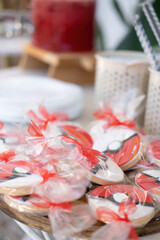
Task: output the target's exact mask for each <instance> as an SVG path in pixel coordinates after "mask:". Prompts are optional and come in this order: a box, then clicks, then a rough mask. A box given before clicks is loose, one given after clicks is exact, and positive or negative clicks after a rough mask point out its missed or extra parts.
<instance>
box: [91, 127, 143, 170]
mask: <svg viewBox="0 0 160 240" xmlns="http://www.w3.org/2000/svg"><path fill="white" fill-rule="evenodd" d="M143 146H144V144H143V137H142V136H141V135H140V134H139V133H138V132H137V131H136V130H134V129H131V128H128V127H126V126H113V127H110V128H109V129H107V131H106V133H105V134H104V135H103V136H102V137H101V138H99V139H97V140H96V141H95V142H94V144H93V149H96V150H98V151H100V152H103V153H104V154H106V155H107V156H108V157H110V158H111V159H113V161H114V162H115V163H117V165H118V166H119V167H121V168H122V170H123V171H126V170H128V169H130V168H132V167H133V166H134V165H136V163H137V162H138V161H139V160H140V159H141V156H142V155H143V151H144V148H143Z"/></svg>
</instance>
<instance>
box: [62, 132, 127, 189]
mask: <svg viewBox="0 0 160 240" xmlns="http://www.w3.org/2000/svg"><path fill="white" fill-rule="evenodd" d="M62 138H63V140H64V142H66V144H65V145H66V146H69V147H70V146H72V147H73V146H77V150H79V155H78V154H77V158H76V163H77V164H78V166H79V167H80V168H82V169H83V171H84V173H85V175H86V177H87V178H88V179H89V180H91V181H92V182H94V183H97V184H100V185H106V184H111V183H112V184H115V183H120V182H124V180H125V176H124V173H123V171H122V170H121V169H120V167H118V165H117V164H116V163H115V162H114V161H113V160H111V159H110V158H108V157H107V156H106V155H105V154H103V153H101V152H99V151H97V150H94V149H91V148H87V147H85V146H83V145H81V144H80V143H78V142H77V141H75V140H74V139H72V138H69V137H66V136H62ZM73 144H74V145H73Z"/></svg>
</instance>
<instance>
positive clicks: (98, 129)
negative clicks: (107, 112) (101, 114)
mask: <svg viewBox="0 0 160 240" xmlns="http://www.w3.org/2000/svg"><path fill="white" fill-rule="evenodd" d="M93 124H94V125H93V126H92V127H91V129H90V135H91V137H92V139H93V141H96V140H97V139H98V138H100V137H101V136H103V134H104V133H105V131H106V130H105V129H104V128H103V126H104V125H105V124H106V121H104V120H98V121H96V123H93Z"/></svg>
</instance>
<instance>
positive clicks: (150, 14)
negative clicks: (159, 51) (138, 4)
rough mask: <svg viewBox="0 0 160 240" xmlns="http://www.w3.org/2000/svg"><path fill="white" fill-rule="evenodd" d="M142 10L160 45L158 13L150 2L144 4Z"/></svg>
mask: <svg viewBox="0 0 160 240" xmlns="http://www.w3.org/2000/svg"><path fill="white" fill-rule="evenodd" d="M142 8H143V12H144V14H145V15H146V18H147V20H148V22H149V25H150V27H151V29H152V31H153V33H154V36H155V38H156V39H157V42H158V44H159V45H160V22H159V19H158V17H157V15H156V12H155V10H154V8H153V6H152V4H151V3H150V2H144V3H142Z"/></svg>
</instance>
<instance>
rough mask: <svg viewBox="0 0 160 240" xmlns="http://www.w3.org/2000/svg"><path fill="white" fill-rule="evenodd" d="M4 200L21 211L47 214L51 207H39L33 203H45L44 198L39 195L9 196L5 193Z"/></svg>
mask: <svg viewBox="0 0 160 240" xmlns="http://www.w3.org/2000/svg"><path fill="white" fill-rule="evenodd" d="M4 201H5V202H6V203H7V204H8V205H9V206H10V207H12V208H14V209H16V210H18V211H19V212H26V213H37V214H38V213H43V214H46V215H47V213H48V211H49V208H45V207H44V208H42V207H37V206H35V205H33V204H32V202H35V203H38V204H39V203H40V204H43V202H44V201H43V200H42V199H40V198H39V197H37V196H31V195H27V196H15V197H14V196H9V195H4Z"/></svg>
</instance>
